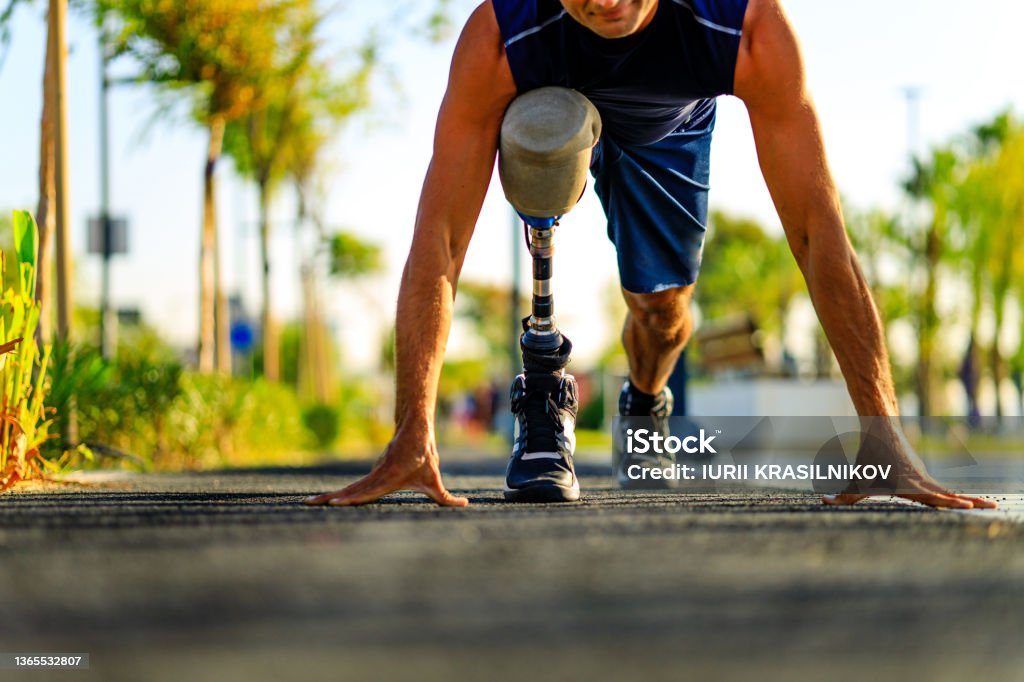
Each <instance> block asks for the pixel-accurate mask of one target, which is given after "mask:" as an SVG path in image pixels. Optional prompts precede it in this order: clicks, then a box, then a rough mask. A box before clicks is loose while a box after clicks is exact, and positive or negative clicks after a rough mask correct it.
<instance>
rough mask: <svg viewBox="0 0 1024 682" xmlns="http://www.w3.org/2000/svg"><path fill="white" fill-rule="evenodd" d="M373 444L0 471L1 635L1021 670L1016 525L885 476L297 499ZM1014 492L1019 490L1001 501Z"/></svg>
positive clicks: (490, 475) (55, 643) (114, 649)
mask: <svg viewBox="0 0 1024 682" xmlns="http://www.w3.org/2000/svg"><path fill="white" fill-rule="evenodd" d="M365 467H366V465H365V464H344V465H333V466H324V467H319V468H307V469H264V470H257V471H224V472H211V473H198V474H180V475H117V476H107V477H105V478H104V477H103V476H93V477H91V478H89V479H88V483H78V484H67V485H61V486H52V487H48V488H45V489H39V490H34V491H33V490H21V491H18V492H14V493H8V494H4V495H0V641H2V642H0V653H2V652H8V653H14V652H18V653H57V652H78V653H88V654H89V663H90V667H89V669H88V670H62V671H55V670H42V669H35V670H26V669H21V670H3V671H0V678H2V679H5V680H6V679H26V680H28V679H32V680H42V679H55V680H64V679H67V680H112V681H120V680H125V681H129V680H130V681H133V682H134V681H138V680H156V681H163V680H168V681H169V680H175V681H179V680H188V681H190V682H191V681H200V680H246V681H252V680H307V679H323V680H392V679H396V680H398V679H401V680H440V679H448V680H459V679H466V680H479V679H486V680H491V679H527V680H547V679H551V680H588V679H594V680H606V679H607V680H640V679H644V680H687V679H710V680H719V679H754V678H756V679H759V680H760V679H781V680H804V679H829V680H845V679H851V680H852V679H908V680H923V679H927V680H965V679H969V680H971V681H972V682H973V681H975V680H1024V525H1021V524H1018V523H1015V522H1013V520H1012V518H1010V517H1008V516H994V515H972V514H957V513H951V512H938V511H933V510H928V509H924V508H921V507H915V506H911V505H907V504H902V503H898V502H893V501H888V500H881V501H871V502H867V503H861V504H860V505H857V506H855V507H851V508H840V509H837V508H830V507H824V506H822V505H821V504H820V502H819V501H818V499H817V498H816V497H814V496H812V495H808V494H801V493H787V492H784V491H765V490H760V491H744V490H735V491H727V492H717V493H708V494H699V495H697V494H682V495H680V494H671V493H624V492H621V491H618V490H617V489H616V488H615V487H614V485H613V481H612V479H611V478H610V476H608V475H607V471H606V470H605V469H604V468H603V467H602V466H599V465H597V464H583V465H581V474H582V475H581V480H582V484H583V489H584V497H583V500H582V501H581V502H579V503H575V504H562V505H547V506H544V505H509V504H506V503H505V502H504V501H503V500H502V497H501V493H500V486H501V477H500V470H501V465H500V462H499V463H495V462H493V461H487V462H479V463H474V462H465V463H460V464H458V465H452V466H450V467H449V468H448V469H447V474H446V480H447V483H448V485H449V487H450V488H452V489H453V490H455V491H457V492H458V493H461V494H465V495H467V496H468V497H469V498H470V500H471V502H472V504H471V506H470V507H468V508H466V509H460V510H457V509H440V508H438V507H436V506H434V505H432V504H429V503H427V502H426V501H425V498H423V497H421V496H418V495H414V494H411V493H409V494H398V495H394V496H391V497H389V498H387V499H385V500H384V501H383V502H381V503H379V504H374V505H368V506H364V507H359V508H325V507H316V508H311V507H305V506H303V505H302V504H301V503H300V502H301V500H302V499H303V498H304V497H305V496H307V495H309V494H311V493H314V492H322V491H325V490H332V489H336V488H338V487H341V486H342V485H344V484H345V483H347V482H349V481H351V480H353V478H354V477H355V476H356V475H358V474H359V473H361V472H362V471H364V470H365ZM1010 501H1011V502H1012V500H1010Z"/></svg>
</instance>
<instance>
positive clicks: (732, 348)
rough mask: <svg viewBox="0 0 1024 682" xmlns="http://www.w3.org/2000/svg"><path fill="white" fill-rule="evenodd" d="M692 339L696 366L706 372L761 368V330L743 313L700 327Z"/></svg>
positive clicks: (762, 350)
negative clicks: (695, 346) (695, 349)
mask: <svg viewBox="0 0 1024 682" xmlns="http://www.w3.org/2000/svg"><path fill="white" fill-rule="evenodd" d="M696 340H697V344H698V348H699V350H700V365H701V367H702V368H703V369H704V370H705V371H706V372H709V373H710V372H719V371H723V370H761V369H762V368H763V367H764V349H763V348H762V345H761V331H760V330H759V329H758V326H757V323H756V322H755V321H754V318H753V317H751V316H750V315H749V314H747V313H741V314H739V315H734V316H730V317H727V318H724V319H721V320H716V321H714V322H708V323H704V324H702V325H701V327H700V330H699V331H698V332H697V334H696Z"/></svg>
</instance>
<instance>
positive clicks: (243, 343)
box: [231, 322, 256, 353]
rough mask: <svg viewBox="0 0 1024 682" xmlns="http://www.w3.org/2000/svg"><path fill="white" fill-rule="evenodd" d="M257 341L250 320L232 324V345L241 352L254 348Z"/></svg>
mask: <svg viewBox="0 0 1024 682" xmlns="http://www.w3.org/2000/svg"><path fill="white" fill-rule="evenodd" d="M255 341H256V335H255V334H254V333H253V329H252V326H250V325H249V323H248V322H235V323H234V324H233V325H231V347H232V348H234V349H235V350H236V351H238V352H239V353H247V352H249V351H250V350H252V347H253V344H254V342H255Z"/></svg>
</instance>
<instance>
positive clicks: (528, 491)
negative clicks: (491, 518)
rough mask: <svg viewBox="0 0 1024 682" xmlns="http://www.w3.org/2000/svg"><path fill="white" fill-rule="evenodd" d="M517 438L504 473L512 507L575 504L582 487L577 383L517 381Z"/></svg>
mask: <svg viewBox="0 0 1024 682" xmlns="http://www.w3.org/2000/svg"><path fill="white" fill-rule="evenodd" d="M511 397H512V413H513V414H514V415H515V417H516V439H515V445H514V446H513V448H512V458H511V459H510V460H509V462H508V469H507V470H506V472H505V499H506V500H508V501H510V502H575V501H576V500H578V499H580V483H579V481H578V480H576V471H575V469H574V468H573V464H572V455H573V452H574V451H575V449H576V434H575V428H576V412H577V410H578V409H579V398H578V396H577V390H576V379H575V378H574V377H573V376H572V375H570V374H565V375H562V376H559V375H557V374H529V375H526V374H520V375H519V376H517V377H516V378H515V381H513V382H512V396H511Z"/></svg>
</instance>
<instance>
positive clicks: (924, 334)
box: [917, 224, 942, 417]
mask: <svg viewBox="0 0 1024 682" xmlns="http://www.w3.org/2000/svg"><path fill="white" fill-rule="evenodd" d="M941 254H942V244H941V239H940V237H939V230H938V225H937V224H933V225H932V228H931V229H930V230H929V231H928V235H927V237H926V242H925V268H926V272H927V277H928V279H927V283H926V284H925V290H924V296H923V297H922V300H921V310H920V313H919V314H920V319H919V321H918V324H919V327H918V335H917V401H918V409H919V412H920V415H921V416H922V417H930V416H932V415H933V414H935V407H936V405H935V393H934V387H935V381H934V377H933V375H934V373H935V369H934V363H933V360H934V356H935V330H936V327H937V325H938V316H937V315H936V313H935V297H936V291H937V289H938V281H937V280H938V268H939V258H940V256H941Z"/></svg>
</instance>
